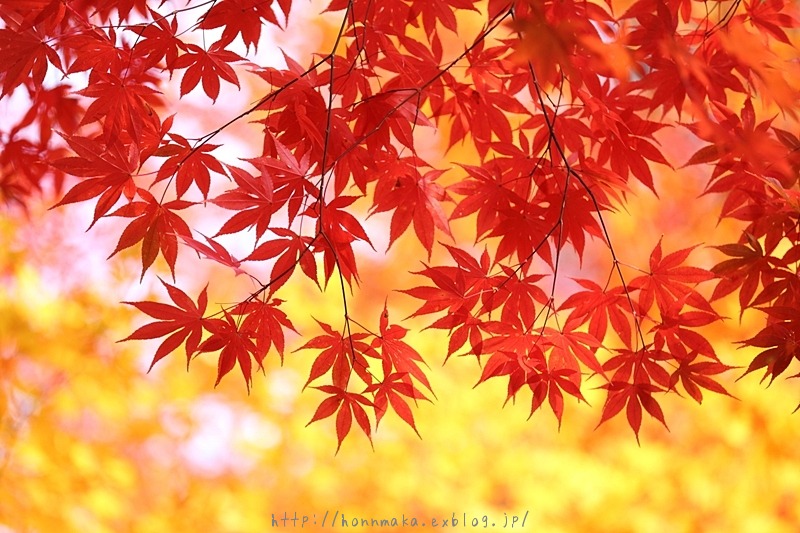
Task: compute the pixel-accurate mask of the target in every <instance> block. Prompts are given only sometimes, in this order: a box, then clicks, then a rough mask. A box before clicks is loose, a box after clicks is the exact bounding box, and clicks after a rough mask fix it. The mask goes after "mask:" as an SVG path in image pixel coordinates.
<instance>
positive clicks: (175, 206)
mask: <svg viewBox="0 0 800 533" xmlns="http://www.w3.org/2000/svg"><path fill="white" fill-rule="evenodd" d="M136 193H137V194H138V195H139V197H140V198H142V200H144V201H141V202H139V201H134V202H131V203H129V204H126V205H124V206H122V207H120V208H119V209H117V210H116V211H114V212H113V213H111V214H109V216H117V217H128V218H133V219H134V220H133V221H132V222H131V223H130V224H128V226H127V227H126V228H125V230H123V232H122V235H120V238H119V242H118V243H117V247H116V248H114V251H113V252H111V255H110V256H109V257H112V256H114V255H116V254H117V253H119V252H121V251H122V250H124V249H126V248H130V247H131V246H133V245H135V244H136V243H139V242H141V243H142V278H144V273H145V272H147V269H148V268H150V265H152V264H153V261H155V260H156V257H157V256H158V253H159V252H161V255H162V256H163V257H164V260H165V261H166V262H167V265H168V266H169V268H170V272H172V275H173V277H174V276H175V261H176V260H177V258H178V236H181V237H182V238H189V239H191V236H192V233H191V230H190V229H189V226H188V225H187V224H186V222H184V220H183V219H182V218H181V217H179V216H178V215H177V214H175V213H174V212H173V211H177V210H181V209H186V208H187V207H189V206H191V205H193V204H192V202H187V201H185V200H172V201H171V202H166V203H164V204H161V203H159V202H158V201H157V200H156V199H155V197H153V195H152V194H150V193H149V192H147V191H146V190H144V189H137V190H136Z"/></svg>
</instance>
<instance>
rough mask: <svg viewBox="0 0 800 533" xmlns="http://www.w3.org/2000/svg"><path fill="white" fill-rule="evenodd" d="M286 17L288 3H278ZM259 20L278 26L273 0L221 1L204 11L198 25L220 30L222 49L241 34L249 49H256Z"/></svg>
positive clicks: (287, 14)
mask: <svg viewBox="0 0 800 533" xmlns="http://www.w3.org/2000/svg"><path fill="white" fill-rule="evenodd" d="M279 3H280V6H281V9H283V12H284V14H285V16H286V17H287V19H288V17H289V6H290V5H291V1H290V0H279ZM262 21H266V22H269V23H271V24H274V25H275V26H278V27H280V24H279V23H278V19H277V18H275V12H274V11H273V10H272V0H268V1H266V2H265V1H264V0H221V1H220V2H219V3H216V4H214V5H213V6H212V7H211V9H209V10H208V12H206V14H205V15H203V17H202V21H201V22H200V26H199V27H200V28H203V29H213V28H223V31H222V38H221V39H220V43H221V44H222V45H223V46H224V45H227V44H230V43H231V42H233V40H234V39H236V37H237V36H239V35H241V37H242V41H244V44H245V46H247V47H248V48H249V47H250V45H253V47H254V48H255V49H258V41H259V39H260V38H261V26H262V24H263V22H262Z"/></svg>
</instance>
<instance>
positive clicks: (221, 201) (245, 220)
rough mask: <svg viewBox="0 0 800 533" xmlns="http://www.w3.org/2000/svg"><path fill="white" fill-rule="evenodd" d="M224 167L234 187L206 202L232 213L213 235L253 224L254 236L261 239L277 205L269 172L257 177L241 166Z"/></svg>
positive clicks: (236, 231) (241, 228)
mask: <svg viewBox="0 0 800 533" xmlns="http://www.w3.org/2000/svg"><path fill="white" fill-rule="evenodd" d="M226 167H227V168H228V172H229V173H230V175H231V177H232V178H233V181H234V182H235V183H236V185H237V187H236V188H235V189H232V190H229V191H226V192H224V193H222V194H220V195H219V196H217V197H216V198H212V199H210V200H209V201H210V202H211V203H212V204H214V205H218V206H219V207H222V208H224V209H228V210H230V211H236V213H234V215H233V216H231V218H229V219H228V220H227V221H226V222H225V223H224V224H223V225H222V227H221V228H220V229H219V231H218V232H217V236H219V235H227V234H230V233H238V232H240V231H243V230H246V229H249V228H252V227H254V226H255V229H256V238H257V239H261V237H262V236H263V235H264V232H265V231H266V230H267V228H268V227H269V223H270V220H271V219H272V215H273V213H274V212H275V209H276V207H277V206H275V205H274V204H273V201H272V198H273V196H272V182H271V180H270V179H269V175H268V174H262V176H261V177H260V178H257V177H255V176H252V175H251V174H250V173H249V172H247V171H246V170H243V169H241V168H238V167H234V166H231V165H226Z"/></svg>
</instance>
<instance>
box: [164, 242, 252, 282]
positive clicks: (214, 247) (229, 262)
mask: <svg viewBox="0 0 800 533" xmlns="http://www.w3.org/2000/svg"><path fill="white" fill-rule="evenodd" d="M179 237H180V238H181V239H182V240H183V242H184V244H186V245H187V246H189V247H190V248H192V249H194V250H195V251H196V252H197V253H198V254H202V255H204V256H206V257H208V258H209V259H212V260H214V261H216V262H217V263H220V264H221V265H225V266H226V267H229V268H231V269H233V271H234V272H236V275H237V276H238V275H239V274H247V272H245V271H244V270H242V269H241V264H242V263H241V261H239V260H238V259H236V258H235V257H233V256H232V255H231V254H230V252H228V250H226V249H225V247H224V246H222V245H221V244H220V243H218V242H216V241H215V240H214V239H211V238H209V237H206V236H205V235H203V237H204V238H205V239H206V242H207V243H208V244H207V245H206V244H203V243H202V242H200V241H197V240H195V239H193V238H192V237H189V236H186V235H179Z"/></svg>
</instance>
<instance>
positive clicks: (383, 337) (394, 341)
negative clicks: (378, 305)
mask: <svg viewBox="0 0 800 533" xmlns="http://www.w3.org/2000/svg"><path fill="white" fill-rule="evenodd" d="M406 333H408V330H407V329H406V328H404V327H402V326H398V325H396V324H394V325H389V310H388V308H387V305H386V304H384V306H383V312H382V313H381V319H380V336H376V337H375V338H374V339H373V341H372V344H371V346H372V348H375V349H380V350H381V353H382V356H383V368H384V372H383V373H384V375H388V374H389V373H390V372H389V369H390V368H394V369H395V370H396V371H397V372H400V373H402V374H408V375H409V376H412V377H413V378H414V379H416V380H417V381H419V382H420V383H422V384H423V385H424V386H425V387H426V388H427V389H428V390H429V391H431V392H433V389H431V384H430V382H429V381H428V377H427V376H426V375H425V372H423V370H422V369H421V368H420V367H419V363H422V364H425V361H424V359H422V356H421V355H420V354H419V353H418V352H417V351H416V350H415V349H414V348H412V347H411V346H409V345H408V344H407V343H405V342H403V340H402V339H403V337H405V336H406Z"/></svg>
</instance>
